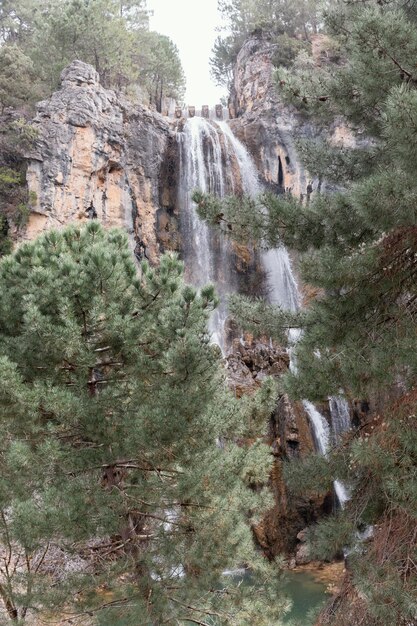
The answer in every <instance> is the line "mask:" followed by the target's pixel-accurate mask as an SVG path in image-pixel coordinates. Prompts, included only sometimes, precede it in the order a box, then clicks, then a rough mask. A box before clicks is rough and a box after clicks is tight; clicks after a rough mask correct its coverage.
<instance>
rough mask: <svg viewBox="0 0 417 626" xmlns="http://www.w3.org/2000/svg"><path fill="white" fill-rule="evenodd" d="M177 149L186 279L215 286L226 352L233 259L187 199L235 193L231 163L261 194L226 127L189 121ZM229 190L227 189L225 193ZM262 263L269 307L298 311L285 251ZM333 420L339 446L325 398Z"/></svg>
mask: <svg viewBox="0 0 417 626" xmlns="http://www.w3.org/2000/svg"><path fill="white" fill-rule="evenodd" d="M179 141H180V142H181V150H180V198H179V200H180V206H181V232H182V238H183V253H184V259H185V263H186V270H187V273H188V278H189V280H190V282H192V283H193V284H194V285H195V286H196V287H202V286H203V285H205V284H207V283H214V284H215V285H216V289H217V291H218V293H219V295H220V298H221V303H220V306H219V308H218V309H217V311H216V312H215V313H214V315H213V316H212V318H211V321H210V331H211V333H212V337H213V340H214V341H215V342H216V343H218V344H219V345H220V346H221V348H222V350H223V352H224V351H225V332H224V324H225V320H226V317H227V308H226V297H227V294H228V293H231V292H233V291H234V285H233V281H232V279H231V268H232V255H231V252H230V247H229V244H228V243H227V241H226V240H225V239H224V237H222V236H221V235H218V234H214V233H213V232H212V231H211V230H210V228H209V227H208V226H207V224H206V223H205V222H204V221H203V220H201V219H200V218H199V217H198V215H197V213H196V210H195V205H194V203H193V202H192V200H191V194H192V191H193V190H194V189H200V190H201V191H203V192H208V193H213V194H215V195H218V196H220V197H222V196H224V195H225V194H226V193H228V192H230V191H236V189H235V184H234V181H231V184H230V185H229V184H228V182H227V176H226V167H227V165H228V164H230V162H231V159H232V158H233V159H234V160H235V161H236V162H237V164H238V167H239V170H240V180H241V190H242V191H243V192H244V193H246V194H247V195H249V196H251V197H253V198H255V197H256V196H258V195H259V194H260V193H261V192H262V186H261V183H260V181H259V177H258V173H257V169H256V166H255V163H254V162H253V160H252V158H251V156H250V155H249V153H248V151H247V149H246V147H245V146H244V145H243V144H242V143H241V142H240V141H239V140H238V139H237V137H236V136H235V135H234V134H233V132H232V130H231V128H230V126H229V125H228V124H227V122H217V123H216V122H213V121H210V120H208V119H206V118H203V117H192V118H189V119H188V120H187V121H186V123H185V125H184V130H183V132H182V133H179ZM229 187H231V189H229ZM261 260H262V263H263V267H264V270H265V273H266V282H267V290H268V293H267V297H268V300H269V302H270V303H271V304H276V305H279V306H281V307H282V308H283V309H287V310H290V311H297V310H298V309H299V308H300V294H299V290H298V286H297V282H296V280H295V277H294V274H293V272H292V268H291V261H290V258H289V255H288V252H287V250H286V248H285V247H284V246H281V247H279V248H277V249H273V250H268V251H264V252H262V256H261ZM301 335H302V331H301V330H300V329H291V330H290V331H289V342H290V348H289V355H290V369H291V371H292V372H296V370H297V364H296V360H295V355H294V348H295V346H296V344H297V342H298V341H299V339H300V338H301ZM329 405H330V412H331V417H332V428H333V432H332V434H333V440H334V442H335V443H338V441H339V440H340V437H341V435H342V434H343V433H344V432H345V431H346V430H347V429H348V428H349V426H350V416H349V406H348V404H347V402H346V400H345V399H344V398H343V397H342V396H332V397H331V398H329ZM303 406H304V409H305V411H306V413H307V415H308V417H309V420H310V423H311V426H312V429H313V434H314V439H315V443H316V446H317V449H318V451H319V452H320V454H323V455H326V454H327V453H328V450H329V446H330V440H331V433H330V428H329V424H328V422H327V420H326V418H325V417H324V416H323V415H322V414H321V413H320V412H319V411H318V410H317V408H316V407H315V406H314V404H313V403H311V402H309V401H308V400H304V401H303ZM334 487H335V492H336V495H337V497H338V500H339V502H340V504H341V506H342V507H343V506H344V504H345V502H346V501H347V500H348V499H349V490H348V488H347V487H346V486H345V485H344V484H343V483H342V482H341V481H335V483H334Z"/></svg>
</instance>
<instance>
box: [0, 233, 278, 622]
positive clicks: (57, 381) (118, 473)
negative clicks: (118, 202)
mask: <svg viewBox="0 0 417 626" xmlns="http://www.w3.org/2000/svg"><path fill="white" fill-rule="evenodd" d="M0 293H1V297H0V419H1V428H2V441H1V445H0V466H1V478H0V542H1V543H0V545H1V549H0V598H1V600H2V601H3V604H4V608H5V611H6V613H7V615H8V617H9V619H10V621H11V622H12V623H14V622H18V621H19V620H24V618H25V616H26V615H29V614H32V615H33V613H35V616H36V615H39V614H40V613H42V611H47V610H48V609H49V610H51V611H53V612H54V614H55V615H56V614H57V612H59V610H60V609H61V608H62V606H63V604H65V607H66V608H65V610H66V611H68V610H70V615H69V619H71V615H79V616H82V615H89V616H90V617H91V616H92V617H93V618H94V620H95V621H96V622H97V623H98V624H101V625H104V624H107V625H110V624H111V625H112V626H115V625H119V626H121V625H127V624H145V623H146V624H155V625H156V624H162V623H178V624H186V623H190V622H192V623H197V624H206V623H210V622H211V621H212V620H213V619H215V620H216V623H218V624H228V625H229V624H232V625H243V624H247V623H256V624H259V625H261V624H265V625H267V624H270V623H272V622H273V621H275V620H276V619H277V618H278V616H279V614H280V613H282V610H283V607H284V605H285V601H284V599H282V598H281V599H280V596H279V595H277V594H278V592H277V585H278V576H277V573H276V571H274V568H271V567H269V566H268V565H267V564H266V563H265V562H264V559H263V558H261V557H260V556H257V554H256V552H255V550H254V547H253V541H252V535H251V530H250V524H251V523H252V522H254V521H256V515H255V514H254V513H253V512H254V511H260V510H262V502H263V500H267V498H266V497H265V496H266V492H265V490H262V489H261V485H262V484H265V482H266V480H267V477H268V473H269V470H270V465H271V457H270V454H269V451H268V448H267V446H265V445H263V444H261V443H259V444H257V445H255V446H252V447H247V446H246V445H245V444H244V441H245V436H246V429H247V428H248V426H247V424H250V425H251V426H250V427H251V429H253V427H254V425H256V424H257V423H260V424H262V423H264V420H265V419H266V415H267V414H268V413H269V411H270V409H271V405H272V404H273V401H274V395H275V394H274V391H273V389H272V388H271V387H269V386H266V387H265V388H264V389H263V390H262V391H261V394H260V396H258V397H254V398H252V399H249V400H247V401H246V402H244V401H241V402H239V401H236V400H235V399H234V397H233V396H232V395H231V394H229V393H227V392H226V390H225V386H224V380H223V374H222V370H221V368H220V367H219V356H218V352H217V349H215V347H213V346H212V345H211V344H210V340H209V335H208V332H207V318H208V315H209V314H210V312H211V311H212V309H213V307H214V306H215V303H216V300H215V296H214V293H213V289H212V288H211V287H210V286H208V287H206V288H204V289H202V290H201V292H200V293H196V291H195V290H194V289H193V288H191V287H188V286H185V285H184V283H183V281H182V264H181V263H180V262H179V261H178V260H177V259H176V258H175V257H174V256H164V257H162V258H161V262H160V266H159V268H158V269H151V268H150V267H149V266H148V265H147V264H143V265H142V268H141V272H140V273H139V274H138V271H137V268H136V267H135V265H134V263H133V260H132V256H131V252H130V250H129V247H128V243H127V240H126V237H125V235H124V234H122V233H121V232H119V231H109V232H106V231H104V230H103V229H102V228H101V227H100V225H99V224H98V223H97V222H95V221H94V222H91V223H90V224H89V225H88V226H87V227H86V228H84V229H77V228H73V227H70V228H67V229H65V230H63V231H61V232H49V233H47V234H45V235H43V236H42V237H41V238H40V239H38V240H37V241H36V242H34V243H27V244H23V245H22V246H20V248H19V250H18V251H17V252H16V253H15V254H13V255H10V256H9V257H7V258H5V259H4V260H2V261H1V262H0ZM216 439H217V440H218V441H219V440H221V441H222V442H223V444H222V445H221V446H220V445H218V444H216ZM238 440H240V444H239V445H238V444H237V443H234V442H236V441H238ZM242 565H250V566H251V567H252V568H253V571H254V572H256V576H255V583H256V584H255V586H254V587H245V586H244V585H241V584H240V580H238V579H237V578H236V577H233V576H223V572H224V571H225V570H226V569H229V570H230V569H233V568H234V567H237V566H242ZM69 603H70V605H71V609H69ZM39 619H41V618H40V617H39ZM19 623H20V621H19Z"/></svg>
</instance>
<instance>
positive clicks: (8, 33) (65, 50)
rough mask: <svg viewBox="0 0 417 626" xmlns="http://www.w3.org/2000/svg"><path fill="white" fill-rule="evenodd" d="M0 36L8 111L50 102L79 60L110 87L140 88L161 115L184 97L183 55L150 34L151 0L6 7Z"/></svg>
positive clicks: (74, 0)
mask: <svg viewBox="0 0 417 626" xmlns="http://www.w3.org/2000/svg"><path fill="white" fill-rule="evenodd" d="M0 34H1V40H2V44H3V45H2V48H1V55H0V103H1V105H2V106H3V107H5V106H16V105H18V104H25V103H28V102H29V103H30V102H35V101H37V100H39V99H40V97H41V96H46V95H49V94H50V93H51V91H53V90H54V89H56V88H57V87H58V86H59V76H60V73H61V71H62V69H63V68H64V67H65V66H66V65H68V64H69V63H70V62H71V61H73V60H74V59H79V60H81V61H85V62H86V63H90V64H91V65H93V66H94V67H95V69H96V70H97V72H98V73H99V75H100V80H101V82H102V84H103V85H104V86H105V87H111V88H114V89H117V90H124V91H126V90H128V89H129V88H132V87H133V86H138V87H140V88H141V89H143V90H144V93H143V99H144V101H146V102H148V101H149V102H150V103H151V104H152V105H155V106H156V107H159V108H160V106H161V97H165V96H166V97H174V98H177V99H179V100H181V98H182V96H183V90H184V74H183V72H182V68H181V63H180V61H179V57H178V50H177V48H176V46H175V45H174V44H173V43H172V42H171V41H170V40H169V39H167V37H165V36H163V35H159V34H158V33H153V32H149V18H148V12H147V9H146V0H132V1H129V2H121V1H120V0H60V1H59V2H53V3H50V2H48V1H47V0H18V1H17V2H15V1H14V0H13V1H12V2H9V1H8V0H6V1H5V2H3V3H2V6H1V7H0ZM167 56H169V59H167V58H166V57H167ZM8 77H13V79H14V81H13V82H14V84H13V85H12V86H10V85H8V82H7V81H8ZM150 77H151V79H150ZM3 82H4V86H3ZM155 82H157V83H158V90H157V91H156V90H155V84H154V83H155Z"/></svg>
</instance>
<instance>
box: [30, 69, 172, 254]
mask: <svg viewBox="0 0 417 626" xmlns="http://www.w3.org/2000/svg"><path fill="white" fill-rule="evenodd" d="M34 127H35V128H36V129H37V131H38V140H37V142H36V146H35V148H34V149H33V150H32V152H31V153H30V154H28V155H27V158H28V161H29V162H28V169H27V181H28V186H29V191H30V192H32V193H31V197H33V198H36V200H34V201H33V205H32V207H31V209H32V211H31V215H30V218H29V223H28V227H27V231H26V237H27V238H30V239H32V238H33V237H35V236H36V235H37V234H39V233H40V232H42V231H44V230H47V229H49V228H51V227H60V226H62V225H65V224H68V223H69V222H75V221H77V222H80V221H81V222H83V221H86V220H88V219H99V220H100V221H101V222H102V223H103V224H105V225H108V226H120V227H124V228H127V229H128V231H129V232H130V233H131V234H132V236H133V237H132V240H134V244H133V245H134V247H135V248H136V253H137V255H138V256H141V257H142V256H146V257H148V258H149V259H150V260H151V261H153V262H156V261H157V258H158V254H159V250H160V246H159V242H158V235H157V228H156V221H157V212H158V210H159V207H160V198H161V195H163V193H161V185H162V186H163V185H164V184H165V181H164V179H163V177H162V176H160V173H161V169H162V164H163V162H164V159H165V156H166V152H167V149H168V146H169V145H170V137H171V136H172V131H171V129H170V126H169V122H168V120H167V119H166V118H163V117H162V116H161V115H159V114H157V113H154V112H152V111H149V110H148V109H146V108H145V107H143V106H140V105H136V106H133V105H132V104H131V103H129V102H127V101H126V100H124V99H123V98H121V97H120V96H116V94H115V93H114V92H113V91H110V90H107V89H104V88H103V87H102V86H101V85H100V83H99V78H98V74H97V72H96V71H95V70H94V68H93V67H92V66H90V65H87V64H86V63H83V62H81V61H74V62H73V63H71V65H70V66H69V67H67V68H66V69H64V70H63V72H62V74H61V89H60V90H59V91H57V92H56V93H54V94H53V95H52V96H51V97H50V98H49V99H48V100H45V101H43V102H41V103H40V104H39V105H38V108H37V115H36V117H35V120H34ZM171 182H172V181H171Z"/></svg>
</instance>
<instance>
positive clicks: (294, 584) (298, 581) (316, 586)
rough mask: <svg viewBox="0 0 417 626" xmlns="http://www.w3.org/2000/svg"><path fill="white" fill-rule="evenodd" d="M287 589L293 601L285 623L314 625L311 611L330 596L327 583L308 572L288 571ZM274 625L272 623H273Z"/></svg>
mask: <svg viewBox="0 0 417 626" xmlns="http://www.w3.org/2000/svg"><path fill="white" fill-rule="evenodd" d="M286 578H287V581H288V582H287V584H286V585H285V591H286V593H287V594H288V596H289V598H290V599H291V601H292V605H293V606H292V610H291V612H290V613H289V614H288V615H286V617H285V619H284V620H283V621H284V624H288V623H290V622H291V621H292V620H294V621H296V623H297V625H298V624H299V625H300V626H312V624H313V620H312V618H311V617H310V618H309V616H308V614H309V612H311V611H312V610H314V609H318V608H319V607H320V606H322V604H323V603H324V602H326V600H327V599H328V598H329V596H328V594H327V593H326V585H324V584H323V583H321V582H319V581H317V580H316V579H315V578H314V576H312V575H311V574H309V573H306V572H300V573H296V572H288V574H287V576H286ZM271 626H272V625H271Z"/></svg>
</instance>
